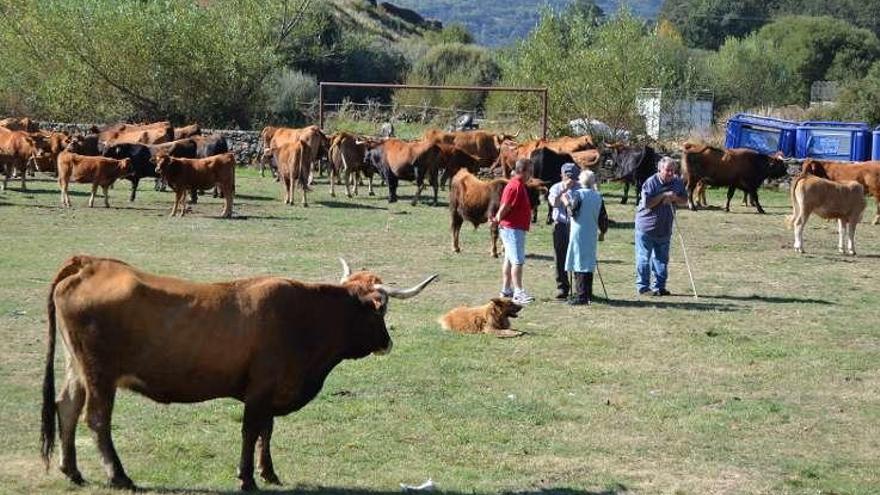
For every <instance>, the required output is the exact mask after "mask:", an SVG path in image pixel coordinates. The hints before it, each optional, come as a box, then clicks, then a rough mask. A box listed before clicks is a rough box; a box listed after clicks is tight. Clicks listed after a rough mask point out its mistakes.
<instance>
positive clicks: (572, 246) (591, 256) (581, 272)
mask: <svg viewBox="0 0 880 495" xmlns="http://www.w3.org/2000/svg"><path fill="white" fill-rule="evenodd" d="M563 182H564V187H565V193H564V194H563V195H562V198H561V199H562V203H563V204H564V205H565V206H566V207H567V208H569V209H570V210H571V231H570V232H569V237H568V252H567V253H566V256H565V269H566V270H567V271H569V272H573V273H574V279H575V283H574V289H575V291H574V292H575V295H574V297H573V298H572V299H571V300H570V301H569V304H572V305H580V304H590V302H591V301H592V299H593V271H595V270H596V241H600V240H603V238H604V236H605V232H607V231H608V214H607V212H606V211H605V203H604V202H603V201H602V194H600V193H599V190H598V189H597V187H596V175H595V174H594V173H593V172H591V171H590V170H583V171H581V173H580V175H579V176H578V182H580V185H581V188H580V189H575V190H571V187H572V185H573V184H574V180H572V179H570V178H566V179H564V181H563Z"/></svg>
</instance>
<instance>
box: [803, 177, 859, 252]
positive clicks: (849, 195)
mask: <svg viewBox="0 0 880 495" xmlns="http://www.w3.org/2000/svg"><path fill="white" fill-rule="evenodd" d="M865 205H866V202H865V189H864V187H863V186H862V185H861V184H859V183H858V182H856V181H854V180H847V181H842V182H834V181H830V180H827V179H822V178H820V177H815V176H813V175H808V174H800V175H798V176H797V177H795V178H794V180H793V181H792V184H791V209H792V214H791V215H790V216H789V217H788V218H787V219H786V223H787V224H788V226H789V227H791V226H794V250H795V251H797V252H798V253H803V252H804V225H806V223H807V219H808V218H810V214H811V213H815V214H817V215H819V216H820V217H822V218H824V219H826V220H834V219H836V220H837V229H838V230H837V234H838V241H837V250H838V251H840V252H841V253H845V254H851V255H853V256H855V254H856V225H858V224H859V221H861V219H862V213H863V212H864V211H865ZM844 237H845V238H846V242H845V243H844Z"/></svg>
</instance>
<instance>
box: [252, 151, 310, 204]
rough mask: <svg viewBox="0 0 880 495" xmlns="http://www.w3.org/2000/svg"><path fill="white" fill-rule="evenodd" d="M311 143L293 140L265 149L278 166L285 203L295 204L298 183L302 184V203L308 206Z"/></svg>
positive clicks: (264, 152) (265, 153)
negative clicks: (307, 193)
mask: <svg viewBox="0 0 880 495" xmlns="http://www.w3.org/2000/svg"><path fill="white" fill-rule="evenodd" d="M310 151H311V150H310V149H309V145H308V144H306V143H304V142H303V141H291V142H285V143H281V144H276V145H273V146H272V147H271V148H267V149H266V150H264V151H263V155H264V156H270V157H271V160H272V161H274V163H275V164H276V165H277V167H278V178H279V179H280V182H281V187H283V188H284V204H286V205H292V204H294V193H295V192H296V183H297V182H299V183H300V185H301V186H302V205H303V207H308V206H309V202H308V198H306V192H307V190H308V178H309V164H308V161H307V160H308V157H309V153H310Z"/></svg>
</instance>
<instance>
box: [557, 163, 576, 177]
mask: <svg viewBox="0 0 880 495" xmlns="http://www.w3.org/2000/svg"><path fill="white" fill-rule="evenodd" d="M560 172H561V174H560V175H562V179H563V180H565V179H571V180H577V178H578V174H580V173H581V168H580V167H578V166H577V165H575V164H574V163H563V164H562V170H561V171H560Z"/></svg>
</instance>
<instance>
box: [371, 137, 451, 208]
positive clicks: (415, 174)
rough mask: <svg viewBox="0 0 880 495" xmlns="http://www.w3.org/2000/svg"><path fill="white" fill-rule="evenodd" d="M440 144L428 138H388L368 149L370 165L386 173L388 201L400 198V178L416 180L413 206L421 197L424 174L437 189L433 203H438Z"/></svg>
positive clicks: (433, 187) (392, 201)
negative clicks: (398, 189)
mask: <svg viewBox="0 0 880 495" xmlns="http://www.w3.org/2000/svg"><path fill="white" fill-rule="evenodd" d="M441 154H442V152H441V151H440V146H438V145H436V144H433V143H431V142H429V141H416V142H407V141H402V140H400V139H397V138H389V139H387V140H385V141H384V142H382V144H380V145H378V146H376V147H375V148H373V149H371V150H369V151H368V152H367V154H366V156H365V157H364V161H365V162H366V163H367V165H372V166H373V167H374V168H375V169H376V170H378V171H379V173H381V174H382V176H383V177H385V181H386V182H387V183H388V202H389V203H394V202H396V201H397V185H398V183H399V181H400V179H404V180H414V181H415V183H416V195H415V196H414V197H413V200H412V204H413V206H415V205H417V204H418V202H419V199H420V198H421V194H422V189H424V186H425V183H424V181H425V178H427V179H428V183H429V184H430V185H431V188H432V189H433V190H434V205H435V206H436V205H437V188H438V184H437V180H438V177H437V176H438V173H439V170H440V160H441Z"/></svg>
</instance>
